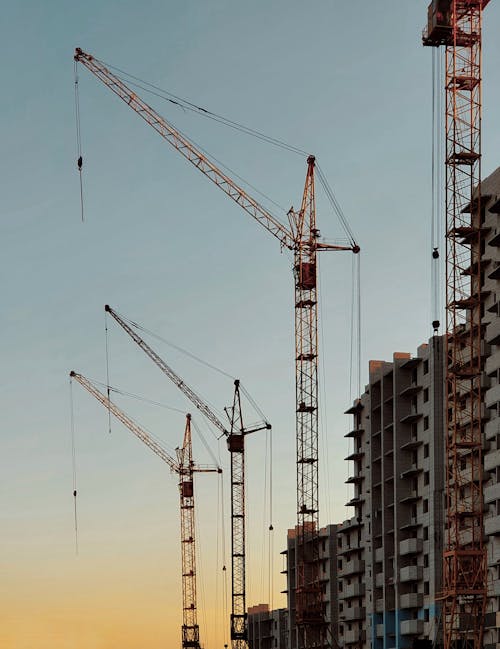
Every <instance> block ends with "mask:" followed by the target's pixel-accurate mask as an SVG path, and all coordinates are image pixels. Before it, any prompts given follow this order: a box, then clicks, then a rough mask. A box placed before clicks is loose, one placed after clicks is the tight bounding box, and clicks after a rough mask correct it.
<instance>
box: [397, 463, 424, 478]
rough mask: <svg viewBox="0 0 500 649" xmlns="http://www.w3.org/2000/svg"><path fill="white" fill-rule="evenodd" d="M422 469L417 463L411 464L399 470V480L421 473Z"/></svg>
mask: <svg viewBox="0 0 500 649" xmlns="http://www.w3.org/2000/svg"><path fill="white" fill-rule="evenodd" d="M422 471H423V469H422V467H420V466H418V465H417V464H412V465H411V466H410V467H408V468H407V469H405V470H404V471H401V474H400V478H401V480H404V479H405V478H411V477H412V476H415V475H417V474H418V473H421V472H422Z"/></svg>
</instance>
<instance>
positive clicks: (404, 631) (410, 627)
mask: <svg viewBox="0 0 500 649" xmlns="http://www.w3.org/2000/svg"><path fill="white" fill-rule="evenodd" d="M399 628H400V631H401V635H420V634H422V633H423V632H424V621H423V620H404V622H401V624H400V627H399Z"/></svg>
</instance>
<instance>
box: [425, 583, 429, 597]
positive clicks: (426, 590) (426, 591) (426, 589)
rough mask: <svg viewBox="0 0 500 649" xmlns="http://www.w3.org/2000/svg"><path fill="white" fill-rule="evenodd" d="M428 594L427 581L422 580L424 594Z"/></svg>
mask: <svg viewBox="0 0 500 649" xmlns="http://www.w3.org/2000/svg"><path fill="white" fill-rule="evenodd" d="M428 594H429V582H428V581H424V595H428Z"/></svg>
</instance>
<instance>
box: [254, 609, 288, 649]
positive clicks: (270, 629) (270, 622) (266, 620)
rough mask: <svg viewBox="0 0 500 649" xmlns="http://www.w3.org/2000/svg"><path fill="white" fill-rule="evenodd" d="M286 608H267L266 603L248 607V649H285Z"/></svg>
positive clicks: (286, 629)
mask: <svg viewBox="0 0 500 649" xmlns="http://www.w3.org/2000/svg"><path fill="white" fill-rule="evenodd" d="M287 618H288V615H287V609H286V608H279V609H276V610H274V611H270V610H269V606H268V605H267V604H257V605H256V606H250V607H249V609H248V646H249V649H286V639H287V631H288V627H287Z"/></svg>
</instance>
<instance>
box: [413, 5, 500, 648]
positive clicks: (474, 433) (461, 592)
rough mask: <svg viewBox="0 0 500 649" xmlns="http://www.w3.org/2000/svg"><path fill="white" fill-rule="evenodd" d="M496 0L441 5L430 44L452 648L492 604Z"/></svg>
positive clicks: (445, 615)
mask: <svg viewBox="0 0 500 649" xmlns="http://www.w3.org/2000/svg"><path fill="white" fill-rule="evenodd" d="M488 3H489V0H434V1H433V2H432V3H431V5H430V6H429V13H428V26H427V29H426V30H425V31H424V36H423V44H424V45H426V46H430V47H440V46H444V47H445V97H446V98H445V110H446V115H445V129H446V134H445V136H446V147H445V149H446V161H445V163H446V352H447V367H446V417H447V419H446V421H447V425H446V431H445V435H446V469H445V470H446V506H447V512H446V537H445V547H444V552H443V595H442V602H443V604H442V605H443V610H442V620H443V640H444V647H445V649H480V648H482V646H483V631H484V619H485V611H486V600H487V557H486V547H485V544H484V522H483V510H484V496H483V458H482V445H483V422H482V415H481V408H482V401H483V397H482V386H481V375H482V372H483V357H482V349H481V347H482V338H483V326H482V322H481V319H482V312H483V287H482V284H483V276H482V269H481V249H482V244H483V243H484V239H483V236H484V230H483V228H482V222H483V219H482V205H481V26H482V12H483V9H484V8H485V7H486V5H487V4H488Z"/></svg>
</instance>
